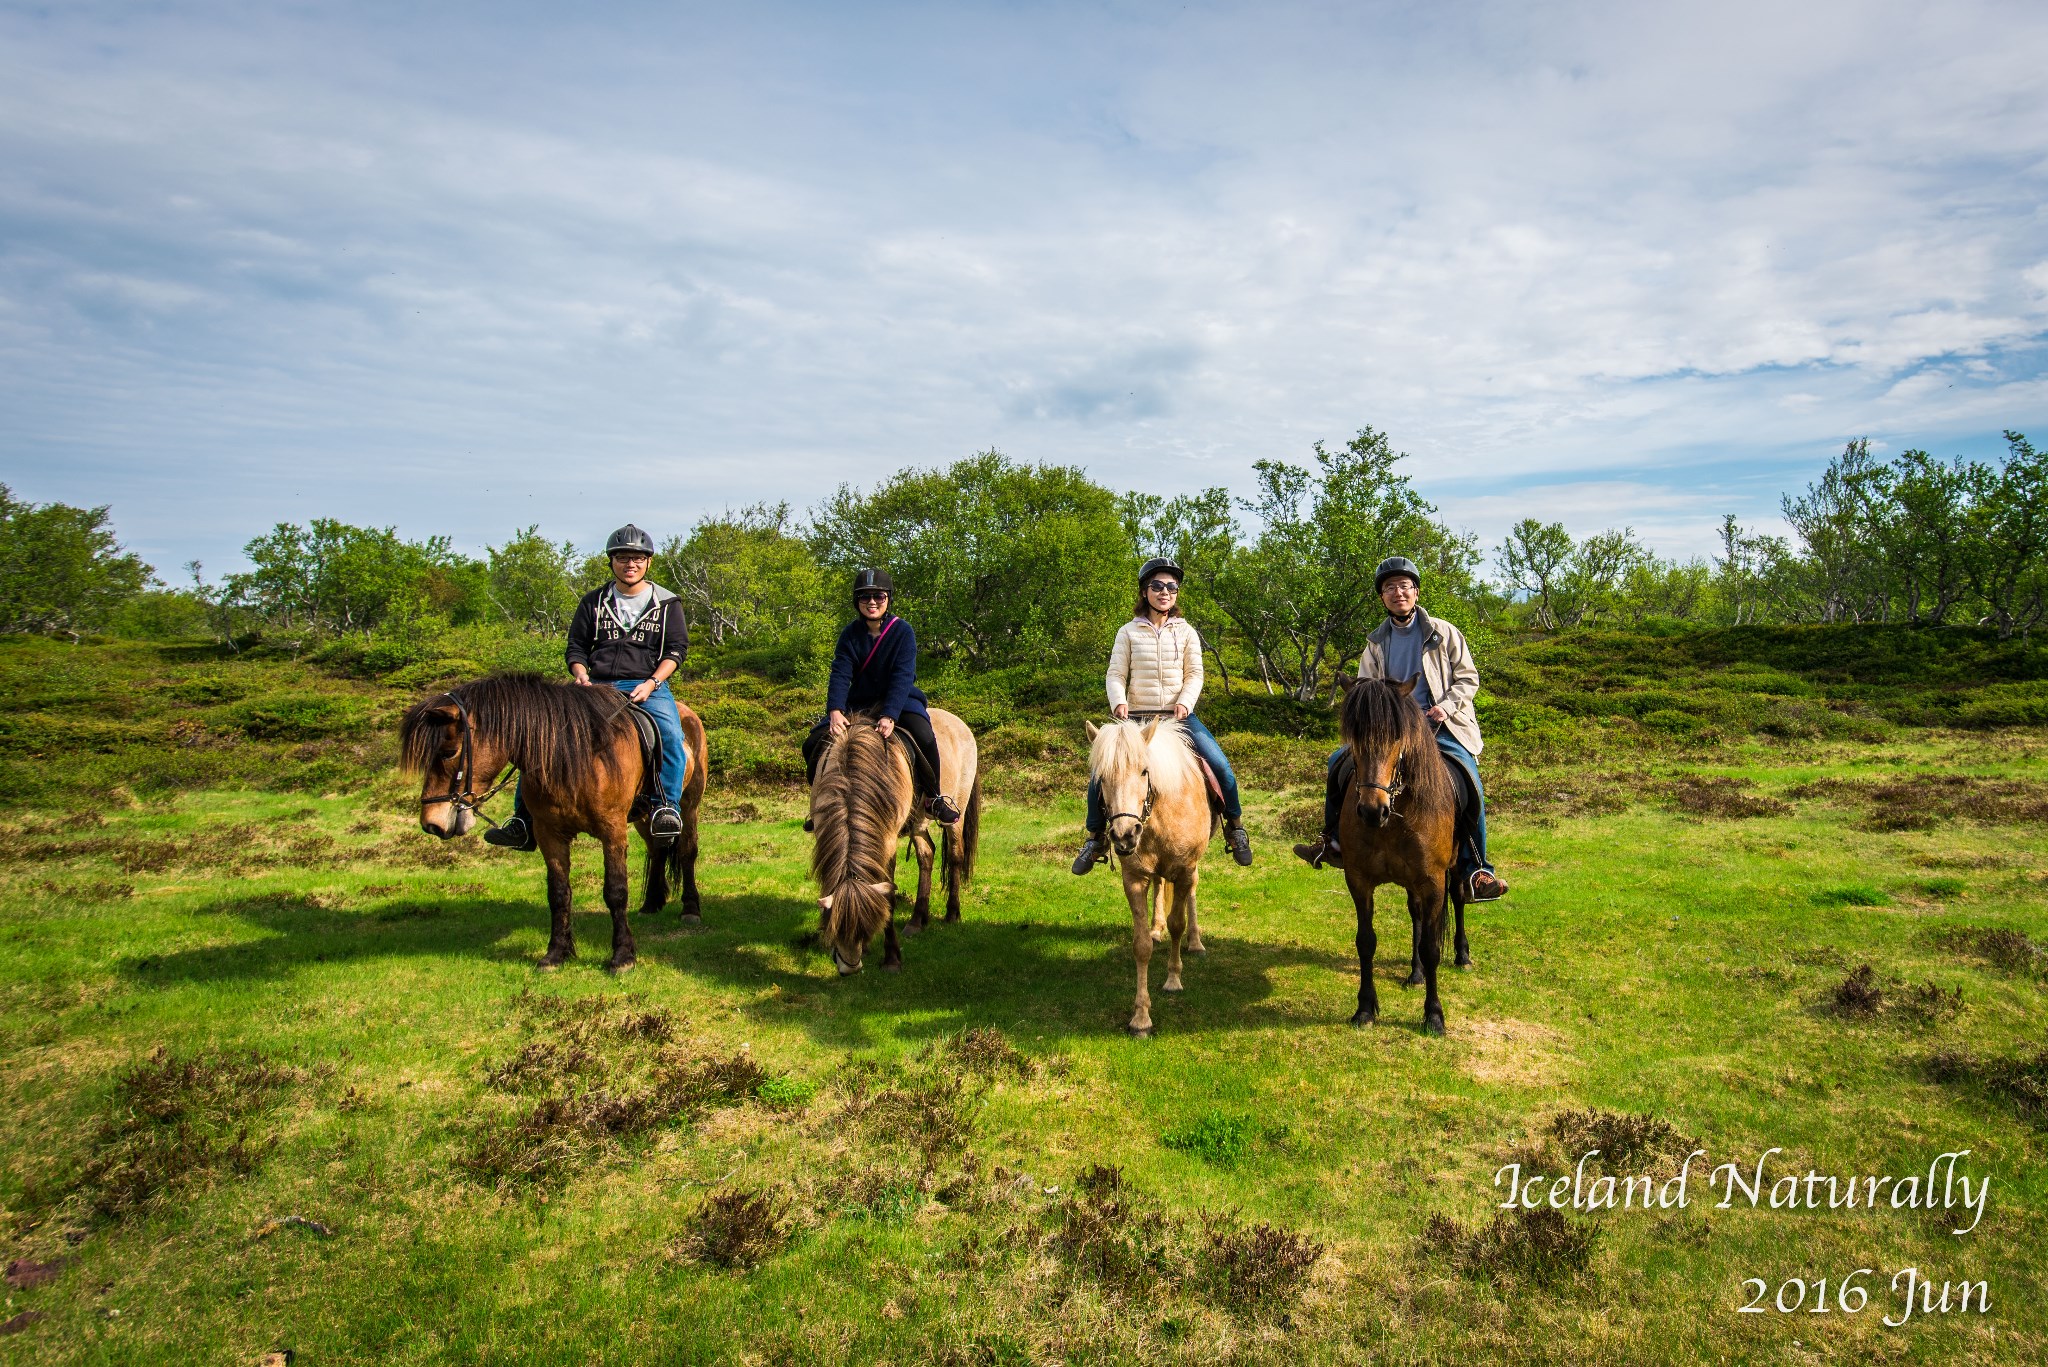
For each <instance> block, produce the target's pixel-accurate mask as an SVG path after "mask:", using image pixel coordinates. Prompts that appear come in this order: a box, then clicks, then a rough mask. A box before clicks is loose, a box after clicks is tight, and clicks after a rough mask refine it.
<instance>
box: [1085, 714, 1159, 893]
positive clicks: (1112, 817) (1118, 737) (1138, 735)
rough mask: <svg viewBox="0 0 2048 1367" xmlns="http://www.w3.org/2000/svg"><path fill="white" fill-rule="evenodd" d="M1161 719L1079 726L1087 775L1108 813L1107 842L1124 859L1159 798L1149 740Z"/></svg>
mask: <svg viewBox="0 0 2048 1367" xmlns="http://www.w3.org/2000/svg"><path fill="white" fill-rule="evenodd" d="M1161 720H1162V719H1161V718H1158V717H1154V718H1153V719H1152V720H1151V721H1148V722H1135V721H1124V722H1112V723H1110V724H1109V725H1108V726H1101V727H1098V726H1096V725H1095V723H1093V722H1084V723H1082V725H1084V726H1085V727H1087V729H1088V740H1089V753H1088V768H1089V776H1090V777H1091V778H1093V779H1094V780H1095V781H1096V782H1098V783H1100V784H1101V785H1102V805H1103V808H1104V810H1106V811H1107V812H1108V813H1109V825H1108V835H1109V843H1110V845H1111V847H1113V848H1114V849H1115V850H1116V852H1117V854H1118V855H1119V856H1121V857H1124V858H1129V857H1130V855H1131V854H1132V853H1134V852H1135V851H1136V850H1137V848H1138V838H1139V837H1140V836H1141V835H1143V834H1144V833H1145V824H1146V822H1148V821H1150V820H1151V819H1152V804H1153V803H1154V802H1155V801H1156V800H1157V799H1158V796H1159V794H1158V790H1157V789H1156V788H1155V787H1154V785H1153V782H1152V777H1153V776H1152V737H1153V736H1155V735H1157V734H1158V732H1159V725H1160V722H1161Z"/></svg>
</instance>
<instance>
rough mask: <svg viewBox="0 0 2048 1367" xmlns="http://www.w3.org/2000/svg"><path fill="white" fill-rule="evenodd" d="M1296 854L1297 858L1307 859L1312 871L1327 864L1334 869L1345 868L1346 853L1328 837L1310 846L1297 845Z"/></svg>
mask: <svg viewBox="0 0 2048 1367" xmlns="http://www.w3.org/2000/svg"><path fill="white" fill-rule="evenodd" d="M1294 853H1295V857H1296V858H1299V859H1306V860H1307V861H1308V866H1309V867H1310V868H1312V869H1319V868H1321V867H1322V866H1323V865H1325V864H1328V865H1329V866H1330V867H1331V868H1333V869H1341V868H1343V867H1344V852H1343V851H1342V850H1340V849H1338V848H1337V842H1336V841H1334V840H1332V839H1330V837H1328V836H1324V837H1323V838H1322V839H1321V840H1318V841H1316V842H1315V843H1313V844H1310V845H1296V846H1295V847H1294Z"/></svg>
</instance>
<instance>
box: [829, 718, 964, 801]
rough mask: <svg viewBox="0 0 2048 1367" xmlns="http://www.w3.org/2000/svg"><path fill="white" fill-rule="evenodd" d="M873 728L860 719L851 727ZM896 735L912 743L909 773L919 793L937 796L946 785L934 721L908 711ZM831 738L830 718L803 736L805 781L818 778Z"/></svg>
mask: <svg viewBox="0 0 2048 1367" xmlns="http://www.w3.org/2000/svg"><path fill="white" fill-rule="evenodd" d="M864 724H867V725H871V724H872V723H863V722H861V721H860V720H859V719H858V718H851V719H849V721H848V725H851V726H860V725H864ZM896 734H897V735H899V736H902V737H904V738H905V739H906V740H908V741H909V742H910V743H911V746H912V751H911V764H910V773H911V778H912V780H913V782H914V783H915V784H916V787H917V791H918V792H919V793H921V794H922V795H924V796H925V797H932V796H935V795H936V794H937V793H938V792H939V791H940V790H941V789H942V787H943V786H944V785H942V784H941V783H940V782H939V738H938V737H937V736H936V735H934V734H933V733H932V719H931V718H930V717H929V716H927V715H926V714H924V713H922V712H905V713H904V714H903V715H902V716H900V717H898V718H897V719H896ZM831 739H832V722H831V719H830V718H829V717H827V718H822V719H820V720H819V722H818V724H817V725H816V726H813V727H812V728H811V733H810V734H809V735H808V736H805V737H804V781H805V782H807V783H808V782H814V781H815V780H816V779H817V777H818V760H819V758H820V757H821V756H823V755H824V753H825V747H826V745H827V744H829V743H830V742H831Z"/></svg>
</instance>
